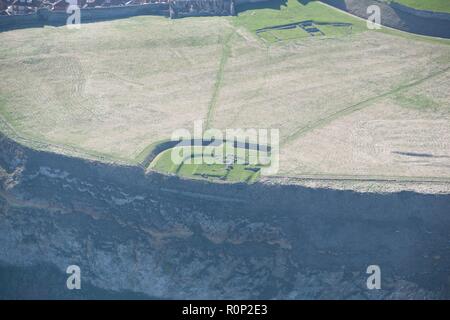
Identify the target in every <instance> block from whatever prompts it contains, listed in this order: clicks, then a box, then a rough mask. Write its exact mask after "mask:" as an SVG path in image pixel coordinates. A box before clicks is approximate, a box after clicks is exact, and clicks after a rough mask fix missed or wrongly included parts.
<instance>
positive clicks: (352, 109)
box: [280, 67, 450, 145]
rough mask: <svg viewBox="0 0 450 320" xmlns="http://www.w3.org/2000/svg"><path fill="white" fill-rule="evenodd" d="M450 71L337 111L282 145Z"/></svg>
mask: <svg viewBox="0 0 450 320" xmlns="http://www.w3.org/2000/svg"><path fill="white" fill-rule="evenodd" d="M449 70H450V67H447V68H445V69H443V70H439V71H435V72H433V73H431V74H430V75H428V76H426V77H424V78H421V79H419V80H415V81H413V82H411V83H408V84H404V85H401V86H399V87H397V88H395V89H393V90H389V91H387V92H385V93H382V94H380V95H377V96H374V97H371V98H368V99H366V100H363V101H360V102H358V103H356V104H354V105H351V106H349V107H346V108H344V109H341V110H339V111H336V112H334V113H332V114H330V115H328V116H326V117H325V118H322V119H319V120H317V121H315V122H314V123H311V124H309V125H306V126H303V127H300V128H298V129H296V130H295V131H294V132H293V133H292V134H290V135H288V136H287V137H286V138H285V139H283V140H282V141H281V142H280V145H286V144H288V143H289V142H292V141H293V140H295V139H297V138H299V137H301V136H303V135H305V134H306V133H308V132H310V131H312V130H314V129H317V128H319V127H323V126H325V125H327V124H329V123H331V122H333V121H334V120H336V119H338V118H340V117H343V116H346V115H349V114H351V113H353V112H355V111H359V110H362V109H364V108H365V107H367V106H368V105H370V104H371V103H373V102H375V101H377V100H380V99H382V98H385V97H388V96H390V95H392V94H395V93H398V92H401V91H403V90H406V89H409V88H411V87H414V86H417V85H419V84H422V83H423V82H425V81H427V80H430V79H432V78H434V77H437V76H439V75H441V74H444V73H446V72H447V71H449Z"/></svg>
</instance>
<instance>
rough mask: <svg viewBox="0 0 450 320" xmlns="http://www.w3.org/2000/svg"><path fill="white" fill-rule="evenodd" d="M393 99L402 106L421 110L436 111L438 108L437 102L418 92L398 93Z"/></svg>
mask: <svg viewBox="0 0 450 320" xmlns="http://www.w3.org/2000/svg"><path fill="white" fill-rule="evenodd" d="M395 100H396V101H397V102H398V103H399V104H400V105H401V106H402V107H404V108H410V109H416V110H421V111H426V110H431V111H436V110H437V109H438V108H439V104H438V103H437V102H436V101H434V100H433V99H431V98H429V97H427V96H424V95H420V94H413V95H407V94H402V93H399V94H397V95H396V96H395Z"/></svg>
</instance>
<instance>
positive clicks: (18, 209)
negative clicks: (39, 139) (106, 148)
mask: <svg viewBox="0 0 450 320" xmlns="http://www.w3.org/2000/svg"><path fill="white" fill-rule="evenodd" d="M449 209H450V196H449V195H426V194H419V193H413V192H400V193H386V194H377V193H357V192H352V191H337V190H331V189H313V188H306V187H302V186H289V185H284V186H282V185H276V184H274V185H268V184H264V183H256V184H253V185H245V184H232V185H231V184H220V183H208V182H205V181H188V180H182V179H179V178H177V177H170V176H163V175H159V174H157V173H150V174H145V173H144V170H143V169H142V168H139V167H132V166H129V167H127V166H118V165H114V164H107V163H100V162H95V161H88V160H82V159H78V158H70V157H66V156H63V155H58V154H53V153H47V152H42V151H36V150H33V149H29V148H26V147H24V146H21V145H19V144H17V143H15V142H13V141H11V140H9V139H8V138H5V137H2V138H1V140H0V253H1V255H0V265H4V266H5V265H6V266H8V267H7V268H13V267H15V268H17V270H19V271H17V272H24V271H23V270H34V271H32V273H33V274H34V279H41V280H42V284H40V286H37V289H36V286H33V284H32V283H30V284H29V286H30V288H31V287H33V289H32V290H31V289H30V290H28V291H27V286H26V285H25V284H24V283H17V287H20V288H21V289H20V290H22V291H25V293H26V296H27V297H39V296H41V297H42V296H43V295H44V296H45V295H46V296H47V297H49V298H58V297H65V298H67V295H65V294H61V292H64V291H63V290H66V289H65V282H64V281H63V280H64V277H62V276H61V275H58V276H57V275H55V279H61V281H60V283H59V282H58V281H59V280H58V281H49V282H48V283H47V282H46V281H45V277H47V276H48V273H49V271H48V270H58V271H59V272H60V273H61V274H64V272H65V270H66V268H67V266H68V265H71V264H77V265H79V266H80V267H81V270H82V283H83V284H84V285H83V286H82V290H87V291H89V290H93V291H92V292H88V294H87V295H86V296H88V297H90V298H92V297H96V292H106V291H107V292H113V293H114V292H117V293H120V292H131V293H136V294H139V295H140V296H144V297H152V298H182V299H183V298H210V299H215V298H290V299H296V298H307V299H309V298H371V299H382V298H419V299H422V298H449V297H450V289H449V288H450V278H449V274H450V273H449V268H450V251H449V249H450V232H449V230H450V215H449V212H450V210H449ZM373 264H375V265H379V266H380V267H381V270H382V289H381V290H374V291H369V290H367V288H366V280H367V277H368V275H367V274H366V268H367V266H368V265H373ZM42 265H45V266H50V267H48V268H46V269H43V268H40V267H39V266H42ZM7 268H6V269H5V268H2V269H1V270H3V271H2V272H3V273H5V272H6V271H5V270H10V269H7ZM27 268H28V269H27ZM33 268H35V269H33ZM20 270H22V271H20ZM42 270H45V272H44V271H42ZM27 272H29V271H27ZM19 278H20V277H17V279H19ZM11 279H15V278H14V277H12V278H11ZM11 281H13V280H11ZM36 281H38V280H36ZM46 285H47V286H51V288H48V287H45V286H46ZM58 286H60V287H58ZM8 288H10V290H13V288H14V283H12V284H11V283H9V284H8ZM39 288H40V289H39ZM92 288H96V289H95V290H100V291H95V290H94V289H92ZM0 292H2V294H3V295H8V292H6V293H5V292H4V291H0ZM98 297H104V295H101V294H98Z"/></svg>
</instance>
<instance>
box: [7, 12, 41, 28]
mask: <svg viewBox="0 0 450 320" xmlns="http://www.w3.org/2000/svg"><path fill="white" fill-rule="evenodd" d="M42 24H43V21H42V20H41V18H40V16H39V15H38V14H37V13H34V14H24V15H15V16H0V30H1V29H6V28H10V27H13V26H17V27H19V26H21V27H29V26H37V25H42Z"/></svg>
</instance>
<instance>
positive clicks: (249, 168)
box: [149, 147, 262, 183]
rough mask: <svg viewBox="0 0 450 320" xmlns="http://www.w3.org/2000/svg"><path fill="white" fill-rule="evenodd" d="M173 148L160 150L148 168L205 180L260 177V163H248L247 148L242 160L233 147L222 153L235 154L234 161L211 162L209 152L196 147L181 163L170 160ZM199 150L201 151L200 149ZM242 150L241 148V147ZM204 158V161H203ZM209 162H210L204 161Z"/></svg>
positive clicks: (236, 179)
mask: <svg viewBox="0 0 450 320" xmlns="http://www.w3.org/2000/svg"><path fill="white" fill-rule="evenodd" d="M173 150H174V148H171V149H168V150H165V151H163V152H161V153H160V154H159V155H158V156H157V157H156V158H155V159H154V160H153V161H152V163H151V164H150V166H149V167H150V168H151V169H152V170H155V171H157V172H161V173H169V174H177V175H179V176H181V177H186V178H191V179H205V180H211V181H214V180H222V181H228V182H246V183H253V182H255V181H257V180H258V178H259V177H260V169H261V167H262V166H261V165H255V164H250V161H249V159H250V155H249V152H248V150H246V151H245V152H244V153H245V156H244V157H245V158H240V159H242V160H243V161H241V162H238V161H237V158H238V157H239V156H240V155H239V153H238V151H237V150H238V149H237V148H234V149H233V153H230V150H228V153H226V152H225V148H224V154H228V155H229V156H230V155H231V154H234V155H237V157H236V158H235V160H234V161H232V162H228V163H227V164H225V163H212V162H213V161H208V160H213V159H214V158H213V156H212V155H211V154H206V153H205V152H206V150H205V148H203V147H198V148H196V149H195V151H194V153H193V156H192V157H191V158H190V160H191V161H190V162H188V161H187V160H188V158H186V159H185V161H184V162H183V163H182V164H176V163H174V162H173V161H172V151H173ZM200 150H201V151H200ZM241 150H242V149H241ZM200 157H203V161H201V162H202V163H195V161H196V160H197V159H199V158H200ZM205 160H206V161H205ZM206 162H211V163H206Z"/></svg>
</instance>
